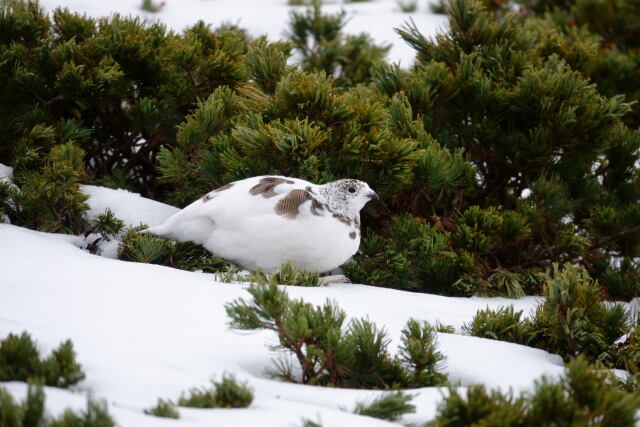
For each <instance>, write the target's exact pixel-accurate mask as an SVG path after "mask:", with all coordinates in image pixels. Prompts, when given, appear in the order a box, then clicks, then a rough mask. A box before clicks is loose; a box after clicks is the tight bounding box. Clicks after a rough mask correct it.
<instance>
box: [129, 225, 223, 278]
mask: <svg viewBox="0 0 640 427" xmlns="http://www.w3.org/2000/svg"><path fill="white" fill-rule="evenodd" d="M145 228H146V227H145V226H141V227H133V228H130V229H129V230H127V232H126V233H125V234H124V235H123V236H122V240H121V242H120V244H119V246H118V258H119V259H121V260H125V261H133V262H142V263H147V264H159V265H166V266H169V267H174V268H178V269H181V270H188V271H204V272H207V273H218V272H222V271H226V270H228V268H229V264H228V263H227V262H226V261H224V260H222V259H221V258H217V257H214V256H212V255H211V253H210V252H208V251H207V250H206V249H204V248H203V247H202V246H200V245H198V244H195V243H192V242H173V241H171V240H167V239H163V238H161V237H156V236H153V235H151V234H148V233H141V231H142V230H144V229H145Z"/></svg>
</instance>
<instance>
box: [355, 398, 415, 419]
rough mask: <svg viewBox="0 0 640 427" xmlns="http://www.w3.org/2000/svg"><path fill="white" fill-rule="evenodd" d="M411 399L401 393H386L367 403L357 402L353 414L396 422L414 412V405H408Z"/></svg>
mask: <svg viewBox="0 0 640 427" xmlns="http://www.w3.org/2000/svg"><path fill="white" fill-rule="evenodd" d="M413 397H414V396H412V395H410V394H405V393H403V392H401V391H398V392H395V393H386V394H384V395H382V396H380V397H378V398H376V399H374V400H373V401H371V402H369V403H364V402H358V403H357V404H356V408H355V409H354V411H353V412H354V413H356V414H359V415H366V416H369V417H374V418H380V419H382V420H388V421H397V420H399V419H400V417H402V416H403V415H405V414H412V413H414V412H415V411H416V407H415V405H413V404H411V403H410V402H411V399H413Z"/></svg>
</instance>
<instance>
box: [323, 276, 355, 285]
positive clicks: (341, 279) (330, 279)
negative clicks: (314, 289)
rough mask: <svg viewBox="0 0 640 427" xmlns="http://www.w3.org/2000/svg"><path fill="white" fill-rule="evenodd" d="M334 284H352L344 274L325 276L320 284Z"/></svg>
mask: <svg viewBox="0 0 640 427" xmlns="http://www.w3.org/2000/svg"><path fill="white" fill-rule="evenodd" d="M332 283H351V280H350V279H349V278H348V277H347V276H345V275H344V274H334V275H332V276H324V277H321V278H320V284H321V285H322V286H326V285H329V284H332Z"/></svg>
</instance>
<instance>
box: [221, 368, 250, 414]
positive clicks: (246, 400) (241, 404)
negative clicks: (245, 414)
mask: <svg viewBox="0 0 640 427" xmlns="http://www.w3.org/2000/svg"><path fill="white" fill-rule="evenodd" d="M213 386H214V388H215V404H216V408H246V407H248V406H249V405H251V402H253V391H252V390H251V387H249V385H248V384H247V383H246V382H244V383H238V382H237V381H236V379H235V377H234V376H233V375H230V374H225V375H223V376H222V380H221V381H214V382H213Z"/></svg>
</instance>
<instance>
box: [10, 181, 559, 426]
mask: <svg viewBox="0 0 640 427" xmlns="http://www.w3.org/2000/svg"><path fill="white" fill-rule="evenodd" d="M84 191H85V192H87V193H88V194H90V195H91V197H90V199H89V203H90V204H91V206H92V211H91V212H92V214H94V215H95V214H98V213H100V212H101V210H103V209H104V208H106V207H110V208H111V209H112V210H113V211H114V212H115V213H116V215H117V216H119V217H121V218H124V219H125V220H126V221H127V222H128V223H129V224H137V223H139V222H144V223H151V224H153V223H154V222H159V221H162V220H163V219H164V218H165V217H166V216H168V215H170V214H171V213H172V212H173V211H174V209H175V208H172V207H169V206H166V205H163V204H161V203H158V202H154V201H151V200H147V199H144V198H142V197H140V196H138V195H135V194H132V193H128V192H126V191H122V190H119V191H115V190H108V189H105V188H99V187H91V186H87V187H85V188H84ZM78 244H79V238H77V237H74V236H63V235H52V234H46V233H39V232H35V231H31V230H27V229H24V228H20V227H16V226H13V225H9V224H0V271H1V272H2V274H1V276H0V337H4V336H6V335H7V334H8V333H10V332H13V333H20V332H22V331H28V332H29V333H31V334H32V336H33V337H34V338H35V339H36V340H37V341H38V344H39V348H40V350H41V352H42V353H43V354H48V353H49V352H50V351H51V350H52V349H53V348H55V347H57V346H58V345H59V343H60V342H61V341H63V340H65V339H67V338H71V339H72V340H73V342H74V344H75V347H76V351H77V353H78V359H79V361H80V362H81V363H82V365H83V367H84V370H85V372H86V375H87V377H86V379H85V380H84V381H83V382H81V383H80V384H78V385H77V386H76V387H74V388H73V389H72V391H65V390H59V389H54V388H48V389H47V407H48V409H49V411H50V412H51V413H52V414H54V415H55V414H58V413H60V412H62V411H63V409H64V408H65V407H74V408H82V407H84V405H85V395H87V394H88V393H89V392H91V393H93V394H94V395H95V396H96V397H98V398H104V399H106V400H107V401H108V403H109V409H110V412H111V413H112V414H113V415H114V416H115V417H116V419H117V421H118V422H119V424H120V425H122V426H147V425H148V426H152V425H153V426H156V425H158V426H159V425H168V424H169V423H173V424H175V423H180V425H192V426H200V425H202V426H205V425H218V426H245V425H247V426H248V425H256V424H258V423H260V424H262V425H269V426H294V425H301V419H302V418H303V417H307V418H311V419H315V420H321V421H322V424H323V425H324V426H325V427H328V426H345V425H349V426H365V425H366V426H375V425H384V424H389V423H386V422H383V421H379V420H375V419H372V418H368V417H362V416H356V415H353V414H350V413H349V412H347V411H345V409H346V410H351V409H353V407H354V406H355V403H356V402H357V401H362V400H367V399H371V398H373V397H375V396H376V395H377V394H378V393H381V392H376V391H367V390H337V389H329V388H322V387H313V386H303V385H296V384H288V383H282V382H279V381H276V380H272V379H270V378H269V377H268V376H266V375H265V374H264V370H265V368H267V367H269V366H270V360H271V358H272V356H273V354H272V353H271V352H270V351H269V350H268V348H267V346H268V345H269V344H272V343H274V342H275V336H274V335H273V334H272V333H269V332H258V333H238V332H235V331H232V330H230V329H229V328H228V327H227V325H226V322H227V317H226V313H225V311H224V307H223V305H224V303H225V302H229V301H232V300H233V299H235V298H238V297H247V296H248V294H247V292H246V290H245V289H246V285H240V284H224V283H219V282H216V281H215V280H214V278H213V277H212V276H211V275H209V274H203V273H191V272H185V271H180V270H175V269H171V268H167V267H161V266H156V265H146V264H137V263H129V262H124V261H118V260H115V259H110V258H106V257H100V256H96V255H91V254H89V253H87V252H84V251H82V250H81V249H79V248H78V247H77V246H78ZM287 290H288V292H289V294H290V295H291V296H293V297H297V298H303V299H304V300H306V301H308V302H312V303H316V304H321V303H322V302H324V300H325V299H327V298H330V299H332V300H335V301H336V302H337V303H338V304H339V305H340V306H341V307H342V308H343V309H345V310H346V312H347V313H348V314H349V316H353V317H364V316H368V317H369V318H370V319H371V320H372V321H374V322H376V323H377V324H378V325H384V327H385V328H386V329H387V330H388V332H389V334H390V336H391V338H392V339H393V342H392V346H391V347H392V349H393V350H394V351H393V352H395V348H396V347H397V345H398V344H399V336H400V330H401V328H402V327H403V326H404V324H405V323H406V321H407V319H409V318H410V317H413V318H416V319H425V320H428V321H430V322H435V321H436V320H439V321H440V322H442V323H444V324H450V325H453V326H454V327H455V328H456V329H457V330H458V331H459V329H460V327H461V326H462V324H463V323H464V322H468V321H469V320H470V319H471V318H472V317H473V315H474V314H475V312H476V311H477V310H478V309H481V308H484V307H486V306H489V307H499V306H502V305H505V304H513V305H515V307H516V308H517V309H519V310H524V312H525V313H529V312H531V310H532V309H533V308H534V307H535V306H536V304H537V302H538V299H537V298H534V297H527V298H523V299H519V300H508V299H503V298H471V299H467V298H450V297H441V296H435V295H427V294H413V293H408V292H402V291H396V290H390V289H382V288H375V287H370V286H365V285H356V284H344V285H333V286H329V287H322V288H297V287H287ZM438 342H439V348H440V350H441V351H442V352H443V353H444V354H445V356H446V368H445V372H446V373H447V374H448V375H449V378H450V380H451V381H452V382H454V383H459V384H460V386H462V387H464V386H466V385H469V384H477V383H482V384H486V385H487V386H489V387H500V388H502V389H505V390H506V389H509V388H510V387H512V388H514V389H515V390H526V389H529V388H531V387H532V385H533V383H534V381H535V380H536V379H538V378H540V376H542V375H543V374H546V375H551V376H555V375H558V374H560V373H561V372H562V371H563V366H562V361H561V359H560V358H559V357H558V356H554V355H551V354H549V353H546V352H544V351H541V350H537V349H533V348H529V347H525V346H520V345H516V344H510V343H504V342H499V341H491V340H487V339H481V338H474V337H467V336H463V335H459V334H439V335H438ZM224 372H229V373H233V374H235V375H236V376H237V377H238V379H240V380H246V381H248V382H249V383H250V385H251V386H252V387H253V388H254V390H255V400H254V403H253V404H252V405H251V406H250V407H249V408H247V409H234V410H223V409H208V410H202V409H200V410H198V409H186V408H181V409H180V412H181V415H182V417H181V419H180V420H178V421H172V420H167V419H162V418H156V417H152V416H148V415H145V414H144V413H143V409H144V408H148V407H150V406H152V405H154V404H155V402H156V400H157V398H159V397H162V398H170V399H173V400H176V399H177V398H178V396H179V395H180V393H181V392H183V391H186V390H188V389H189V388H191V387H195V386H206V385H207V384H208V383H209V380H210V379H211V378H214V377H215V378H220V377H221V376H222V374H223V373H224ZM2 386H4V387H7V388H8V389H9V390H10V391H11V392H12V393H13V394H14V395H15V396H16V397H22V396H23V395H24V394H25V391H26V386H25V385H24V384H22V383H4V384H2ZM412 392H413V393H415V394H416V395H417V397H416V398H415V399H414V403H415V404H416V406H417V407H418V410H417V413H415V414H412V415H409V416H405V417H404V418H403V419H402V423H404V424H406V423H423V422H425V421H427V420H429V419H431V418H432V417H433V415H434V413H435V412H434V411H435V408H436V405H437V403H438V401H439V400H440V399H441V397H442V393H444V392H445V390H441V389H438V388H423V389H418V390H414V391H412Z"/></svg>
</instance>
